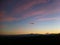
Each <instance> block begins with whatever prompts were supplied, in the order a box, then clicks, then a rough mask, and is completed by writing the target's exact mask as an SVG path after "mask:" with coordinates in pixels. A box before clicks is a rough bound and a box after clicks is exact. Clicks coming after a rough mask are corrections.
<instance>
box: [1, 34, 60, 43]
mask: <svg viewBox="0 0 60 45" xmlns="http://www.w3.org/2000/svg"><path fill="white" fill-rule="evenodd" d="M0 41H1V42H2V43H6V44H7V43H9V44H12V43H14V44H15V43H18V44H25V43H26V44H27V43H29V44H31V43H34V44H35V43H40V44H41V43H42V44H44V43H60V34H45V35H44V34H24V35H6V36H5V35H4V36H3V35H1V36H0Z"/></svg>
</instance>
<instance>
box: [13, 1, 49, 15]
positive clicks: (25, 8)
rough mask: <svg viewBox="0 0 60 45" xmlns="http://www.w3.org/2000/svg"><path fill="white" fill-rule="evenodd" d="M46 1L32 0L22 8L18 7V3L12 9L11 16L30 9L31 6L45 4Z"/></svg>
mask: <svg viewBox="0 0 60 45" xmlns="http://www.w3.org/2000/svg"><path fill="white" fill-rule="evenodd" d="M47 2H48V0H32V2H28V3H26V4H24V5H22V6H19V3H18V4H16V6H15V8H14V9H13V14H14V13H21V12H22V11H25V10H28V9H30V8H31V7H32V6H34V5H36V4H40V3H47Z"/></svg>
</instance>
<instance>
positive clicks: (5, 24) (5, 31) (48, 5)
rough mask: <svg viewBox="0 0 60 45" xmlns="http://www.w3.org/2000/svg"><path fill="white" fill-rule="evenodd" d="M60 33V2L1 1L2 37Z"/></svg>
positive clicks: (47, 0)
mask: <svg viewBox="0 0 60 45" xmlns="http://www.w3.org/2000/svg"><path fill="white" fill-rule="evenodd" d="M30 33H33V34H45V33H60V0H0V35H14V34H15V35H16V34H30Z"/></svg>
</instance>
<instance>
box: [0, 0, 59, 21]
mask: <svg viewBox="0 0 60 45" xmlns="http://www.w3.org/2000/svg"><path fill="white" fill-rule="evenodd" d="M55 1H56V2H54V3H52V4H48V5H46V6H43V7H42V8H39V9H38V10H29V9H30V8H31V7H32V6H34V5H36V4H41V3H48V2H49V0H32V1H27V3H25V4H22V5H20V4H19V3H17V4H16V5H15V6H14V7H13V8H14V9H13V10H12V11H11V13H10V14H7V15H5V11H3V13H1V12H0V17H1V18H0V21H20V20H23V19H26V18H29V17H31V16H32V17H34V16H37V15H39V16H40V17H42V18H43V17H44V16H46V15H49V16H50V14H53V13H57V12H60V6H59V5H60V2H59V1H57V0H55ZM9 2H11V1H9ZM19 5H20V6H19ZM21 13H22V14H21ZM19 15H20V16H19ZM13 16H15V17H13ZM16 16H18V18H16Z"/></svg>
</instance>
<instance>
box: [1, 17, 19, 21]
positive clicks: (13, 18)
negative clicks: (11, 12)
mask: <svg viewBox="0 0 60 45" xmlns="http://www.w3.org/2000/svg"><path fill="white" fill-rule="evenodd" d="M18 20H20V18H16V17H6V18H2V19H0V21H2V22H3V21H8V22H10V21H18Z"/></svg>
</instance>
